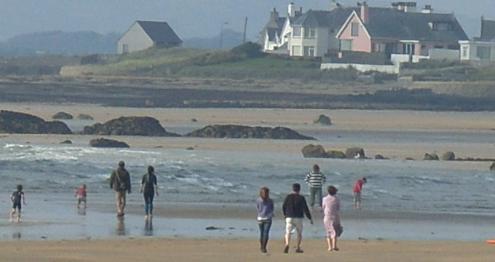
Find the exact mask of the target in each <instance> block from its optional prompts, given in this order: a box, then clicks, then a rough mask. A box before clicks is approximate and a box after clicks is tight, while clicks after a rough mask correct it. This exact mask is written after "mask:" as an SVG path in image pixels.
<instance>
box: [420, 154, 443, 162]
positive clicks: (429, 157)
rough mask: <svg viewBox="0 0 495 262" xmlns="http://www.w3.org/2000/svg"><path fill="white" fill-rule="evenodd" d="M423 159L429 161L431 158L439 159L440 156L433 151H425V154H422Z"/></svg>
mask: <svg viewBox="0 0 495 262" xmlns="http://www.w3.org/2000/svg"><path fill="white" fill-rule="evenodd" d="M423 160H429V161H431V160H440V158H439V157H438V155H437V154H435V153H432V154H429V153H425V156H424V158H423Z"/></svg>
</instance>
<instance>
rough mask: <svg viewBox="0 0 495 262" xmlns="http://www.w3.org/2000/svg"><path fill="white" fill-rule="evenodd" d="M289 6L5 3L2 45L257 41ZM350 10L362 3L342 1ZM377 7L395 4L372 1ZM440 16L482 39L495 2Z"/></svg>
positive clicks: (469, 0) (172, 0)
mask: <svg viewBox="0 0 495 262" xmlns="http://www.w3.org/2000/svg"><path fill="white" fill-rule="evenodd" d="M293 1H294V2H295V3H296V4H297V5H302V6H303V7H304V10H308V9H328V8H329V6H330V2H331V0H293ZM288 2H290V1H288V0H0V40H5V39H7V38H9V37H12V36H14V35H18V34H24V33H31V32H39V31H51V30H62V31H80V30H90V31H96V32H99V33H109V32H119V33H120V32H124V31H125V30H126V29H127V28H128V27H129V26H130V24H131V23H132V22H133V21H135V20H165V21H167V22H169V23H170V24H171V25H172V27H173V28H174V29H175V30H176V31H177V33H178V34H179V35H180V36H181V37H183V38H190V37H195V36H198V37H207V36H210V35H215V34H218V33H219V31H220V25H221V24H222V23H223V22H228V23H229V24H228V25H227V27H229V28H231V29H233V30H236V31H242V25H243V21H244V17H245V16H248V17H249V23H248V36H249V37H250V38H255V37H256V36H257V35H258V32H259V31H260V30H261V28H262V26H263V25H264V24H265V23H266V20H267V19H268V15H269V12H270V10H271V9H272V8H273V7H277V8H278V9H281V10H283V11H284V12H285V10H286V5H287V3H288ZM339 2H341V3H343V4H344V5H349V6H352V5H355V4H356V2H357V1H355V0H354V1H349V0H341V1H339ZM367 2H368V4H369V5H372V6H388V5H389V4H390V3H391V2H392V1H385V0H368V1H367ZM417 2H418V5H420V6H423V5H424V4H432V5H433V8H434V9H435V11H437V12H447V13H450V12H454V13H455V14H456V15H457V17H458V19H459V20H460V22H461V24H462V25H463V26H464V27H465V30H466V31H467V33H468V34H469V35H471V36H472V35H473V34H474V35H478V34H479V21H480V16H482V15H484V16H485V17H487V18H492V19H495V14H494V11H495V0H429V1H423V0H419V1H417Z"/></svg>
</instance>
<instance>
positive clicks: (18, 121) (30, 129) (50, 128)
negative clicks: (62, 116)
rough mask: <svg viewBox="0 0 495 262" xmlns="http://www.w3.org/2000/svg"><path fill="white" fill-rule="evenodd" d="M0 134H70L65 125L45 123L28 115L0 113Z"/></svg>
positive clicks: (10, 112)
mask: <svg viewBox="0 0 495 262" xmlns="http://www.w3.org/2000/svg"><path fill="white" fill-rule="evenodd" d="M0 133H11V134H72V131H71V130H70V129H69V127H67V125H66V124H64V123H62V122H59V121H45V120H43V119H41V118H39V117H37V116H33V115H30V114H25V113H19V112H12V111H4V110H2V111H0Z"/></svg>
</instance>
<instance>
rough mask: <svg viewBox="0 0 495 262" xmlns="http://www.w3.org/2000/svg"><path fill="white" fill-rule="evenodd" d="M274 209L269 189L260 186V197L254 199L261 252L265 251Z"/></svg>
mask: <svg viewBox="0 0 495 262" xmlns="http://www.w3.org/2000/svg"><path fill="white" fill-rule="evenodd" d="M274 209H275V207H274V205H273V200H272V199H271V198H270V189H269V188H268V187H262V188H261V189H260V197H259V198H258V199H257V200H256V210H257V211H258V217H257V220H258V226H259V228H260V250H261V253H266V252H267V250H266V246H267V244H268V239H269V237H270V228H271V226H272V218H273V211H274Z"/></svg>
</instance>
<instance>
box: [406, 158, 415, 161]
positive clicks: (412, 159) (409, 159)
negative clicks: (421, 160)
mask: <svg viewBox="0 0 495 262" xmlns="http://www.w3.org/2000/svg"><path fill="white" fill-rule="evenodd" d="M406 160H407V161H414V160H415V159H414V158H412V157H406Z"/></svg>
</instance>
